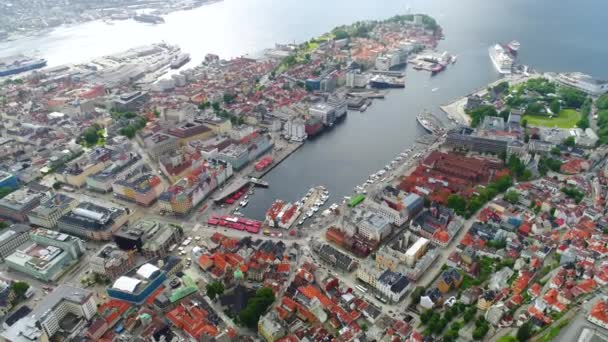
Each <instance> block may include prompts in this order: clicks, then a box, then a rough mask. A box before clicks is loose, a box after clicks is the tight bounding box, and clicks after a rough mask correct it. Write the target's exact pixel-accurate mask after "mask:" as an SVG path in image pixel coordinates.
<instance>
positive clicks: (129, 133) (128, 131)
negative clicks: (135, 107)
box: [119, 125, 137, 139]
mask: <svg viewBox="0 0 608 342" xmlns="http://www.w3.org/2000/svg"><path fill="white" fill-rule="evenodd" d="M119 132H120V134H121V135H123V136H125V137H127V138H129V139H133V138H135V133H136V132H137V131H136V129H135V127H133V126H131V125H127V126H124V127H123V128H121V129H120V130H119Z"/></svg>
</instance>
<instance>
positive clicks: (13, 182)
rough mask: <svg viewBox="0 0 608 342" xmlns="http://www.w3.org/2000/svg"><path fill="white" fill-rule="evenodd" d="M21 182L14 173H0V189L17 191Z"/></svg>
mask: <svg viewBox="0 0 608 342" xmlns="http://www.w3.org/2000/svg"><path fill="white" fill-rule="evenodd" d="M17 187H19V181H18V180H17V177H15V175H13V174H12V173H8V172H4V171H0V188H9V189H13V190H14V189H17Z"/></svg>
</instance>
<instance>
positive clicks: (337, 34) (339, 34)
mask: <svg viewBox="0 0 608 342" xmlns="http://www.w3.org/2000/svg"><path fill="white" fill-rule="evenodd" d="M348 37H349V35H348V32H346V30H344V29H341V28H339V29H335V30H334V39H336V40H340V39H345V38H348Z"/></svg>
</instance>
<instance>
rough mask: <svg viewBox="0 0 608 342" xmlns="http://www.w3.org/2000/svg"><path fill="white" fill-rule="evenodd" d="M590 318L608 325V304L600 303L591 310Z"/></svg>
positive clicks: (601, 301)
mask: <svg viewBox="0 0 608 342" xmlns="http://www.w3.org/2000/svg"><path fill="white" fill-rule="evenodd" d="M589 316H591V317H593V318H595V319H597V320H599V321H601V322H604V323H605V324H608V303H607V302H606V301H603V300H600V301H598V302H597V304H595V305H594V306H593V308H591V312H589Z"/></svg>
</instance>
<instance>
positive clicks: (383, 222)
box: [350, 209, 392, 241]
mask: <svg viewBox="0 0 608 342" xmlns="http://www.w3.org/2000/svg"><path fill="white" fill-rule="evenodd" d="M350 221H351V222H352V223H353V224H354V225H355V226H356V227H357V232H358V233H359V235H361V236H363V237H364V238H366V239H368V240H374V241H382V240H384V238H386V237H387V236H388V235H390V233H391V230H392V229H391V224H390V222H389V220H387V219H386V218H384V217H382V216H381V215H379V214H377V213H376V212H375V211H373V210H361V209H353V211H352V214H351V217H350Z"/></svg>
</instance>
